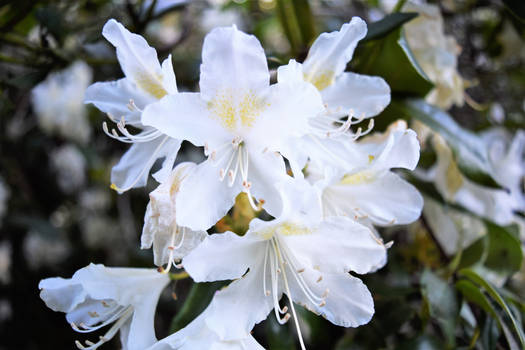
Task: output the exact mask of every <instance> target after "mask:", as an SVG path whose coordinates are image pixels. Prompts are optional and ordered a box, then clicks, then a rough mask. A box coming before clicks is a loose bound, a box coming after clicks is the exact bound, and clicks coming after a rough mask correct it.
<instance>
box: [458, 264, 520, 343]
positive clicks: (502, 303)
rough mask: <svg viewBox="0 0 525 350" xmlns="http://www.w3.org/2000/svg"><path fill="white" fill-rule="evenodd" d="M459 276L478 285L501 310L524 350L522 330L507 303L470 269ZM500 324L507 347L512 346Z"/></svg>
mask: <svg viewBox="0 0 525 350" xmlns="http://www.w3.org/2000/svg"><path fill="white" fill-rule="evenodd" d="M459 275H460V276H465V277H467V278H468V279H470V280H471V281H473V282H474V283H476V284H478V285H479V286H481V287H482V288H483V289H485V291H486V292H487V293H488V294H489V295H490V296H491V298H492V299H493V300H494V301H495V302H496V303H497V304H498V305H499V306H500V307H501V308H502V309H503V311H504V312H505V314H506V315H507V317H508V318H509V319H510V320H511V323H512V327H513V329H514V332H515V333H516V335H517V336H518V339H519V341H520V344H521V346H522V347H524V348H525V336H524V334H523V330H522V329H521V327H520V326H519V324H518V322H517V321H516V318H515V317H514V315H513V314H512V312H511V311H510V309H509V307H508V305H507V303H506V302H505V300H504V299H503V297H502V296H501V295H500V293H499V292H498V291H497V290H496V288H495V287H494V286H492V284H491V283H490V282H488V281H486V280H485V279H484V278H483V277H481V276H480V275H478V274H477V273H476V272H474V271H473V270H470V269H463V270H460V271H459ZM500 323H501V324H502V329H503V331H504V332H505V335H506V336H507V340H508V341H509V345H512V343H511V339H508V334H507V329H506V327H505V325H504V324H503V321H500Z"/></svg>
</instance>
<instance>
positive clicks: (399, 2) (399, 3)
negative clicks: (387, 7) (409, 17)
mask: <svg viewBox="0 0 525 350" xmlns="http://www.w3.org/2000/svg"><path fill="white" fill-rule="evenodd" d="M406 2H407V0H397V3H396V6H394V9H393V10H392V13H395V12H399V11H401V9H402V8H403V6H404V5H405V3H406Z"/></svg>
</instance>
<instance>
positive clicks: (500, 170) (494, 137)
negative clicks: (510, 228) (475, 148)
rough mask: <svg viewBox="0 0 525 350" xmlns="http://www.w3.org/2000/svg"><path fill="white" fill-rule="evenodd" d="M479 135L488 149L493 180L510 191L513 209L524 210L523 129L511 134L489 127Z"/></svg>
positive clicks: (524, 156) (524, 167)
mask: <svg viewBox="0 0 525 350" xmlns="http://www.w3.org/2000/svg"><path fill="white" fill-rule="evenodd" d="M480 136H481V138H482V140H483V141H484V142H485V144H486V146H487V149H488V155H489V161H490V162H491V163H492V169H493V174H492V176H493V177H494V180H496V182H497V183H499V184H500V185H501V186H503V187H504V188H505V189H507V190H508V191H509V192H510V198H511V199H510V201H511V202H512V203H513V206H514V209H515V210H517V211H520V212H522V213H523V212H525V195H524V194H523V178H524V176H525V131H523V130H517V131H516V133H515V134H514V136H512V135H511V134H510V133H509V132H508V131H506V130H505V129H503V128H491V129H488V130H485V131H483V132H482V133H481V134H480Z"/></svg>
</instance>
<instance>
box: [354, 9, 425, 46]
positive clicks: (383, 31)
mask: <svg viewBox="0 0 525 350" xmlns="http://www.w3.org/2000/svg"><path fill="white" fill-rule="evenodd" d="M417 16H418V14H417V13H415V12H405V13H399V12H398V13H391V14H389V15H386V16H385V17H384V18H382V19H381V20H379V21H377V22H373V23H370V24H369V25H368V32H367V34H366V36H365V37H364V39H363V40H361V42H367V41H371V40H377V39H380V38H382V37H384V36H385V35H387V34H390V33H391V32H392V31H394V30H396V29H398V28H399V27H401V26H402V25H403V24H405V23H406V22H408V21H410V20H411V19H413V18H416V17H417Z"/></svg>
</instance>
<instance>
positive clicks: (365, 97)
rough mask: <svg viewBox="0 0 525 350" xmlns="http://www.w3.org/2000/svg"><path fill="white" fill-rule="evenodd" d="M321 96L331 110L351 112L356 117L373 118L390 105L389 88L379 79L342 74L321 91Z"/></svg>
mask: <svg viewBox="0 0 525 350" xmlns="http://www.w3.org/2000/svg"><path fill="white" fill-rule="evenodd" d="M322 96H323V102H324V103H326V104H327V105H328V108H330V109H332V110H338V109H342V110H343V111H345V112H346V113H348V111H350V110H353V112H354V114H355V116H357V117H361V116H363V115H364V116H365V117H373V116H375V115H377V114H379V113H380V112H381V111H382V110H383V109H385V107H386V106H388V104H389V103H390V87H389V86H388V84H387V83H386V82H385V81H384V80H383V78H380V77H371V76H368V75H361V74H356V73H343V74H341V76H339V77H338V78H337V79H336V80H335V82H334V83H333V84H332V85H330V86H328V87H327V88H326V89H324V90H323V91H322Z"/></svg>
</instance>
